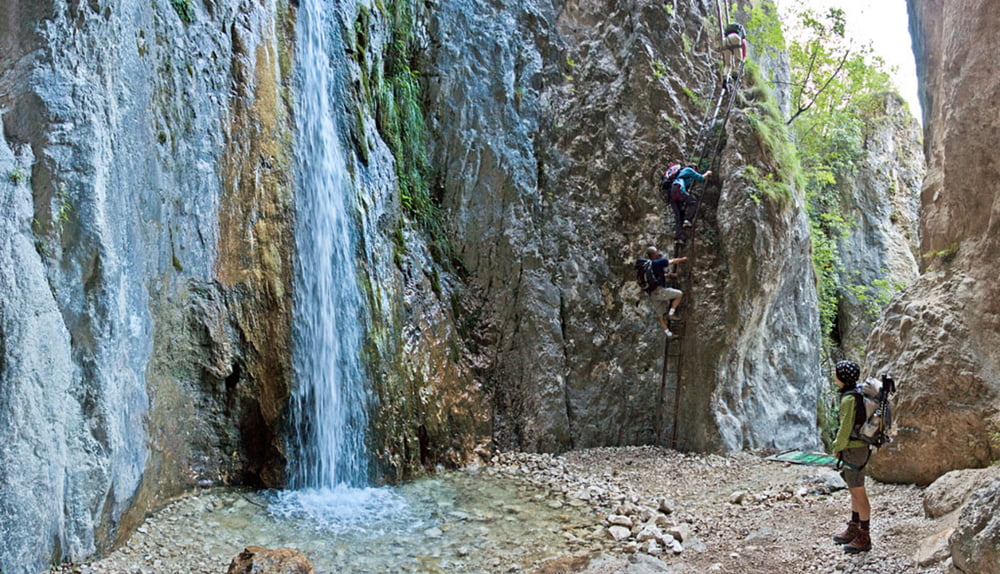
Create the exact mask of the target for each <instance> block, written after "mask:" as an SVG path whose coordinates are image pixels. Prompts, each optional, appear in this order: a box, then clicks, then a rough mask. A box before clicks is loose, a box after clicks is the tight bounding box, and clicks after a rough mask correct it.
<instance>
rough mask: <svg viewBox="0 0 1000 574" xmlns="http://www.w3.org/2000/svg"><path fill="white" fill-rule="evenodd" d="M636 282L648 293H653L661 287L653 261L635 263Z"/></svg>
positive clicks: (642, 260) (646, 260)
mask: <svg viewBox="0 0 1000 574" xmlns="http://www.w3.org/2000/svg"><path fill="white" fill-rule="evenodd" d="M635 281H636V283H638V284H639V287H642V290H643V291H645V292H646V293H652V292H653V291H655V290H656V288H657V287H659V286H660V282H659V281H657V279H656V274H654V273H653V261H652V260H650V259H637V260H636V262H635Z"/></svg>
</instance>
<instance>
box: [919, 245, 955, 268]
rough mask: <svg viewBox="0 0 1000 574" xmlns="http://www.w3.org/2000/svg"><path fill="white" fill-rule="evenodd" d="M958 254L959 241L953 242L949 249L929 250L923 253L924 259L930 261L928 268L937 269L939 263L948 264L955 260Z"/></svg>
mask: <svg viewBox="0 0 1000 574" xmlns="http://www.w3.org/2000/svg"><path fill="white" fill-rule="evenodd" d="M956 255H958V243H957V242H955V243H952V244H951V245H949V246H948V248H947V249H942V250H940V251H928V252H927V253H924V254H923V255H921V257H923V258H924V259H926V260H927V261H928V268H929V269H935V268H937V264H938V263H940V264H941V265H948V264H949V263H951V262H952V261H954V260H955V256H956Z"/></svg>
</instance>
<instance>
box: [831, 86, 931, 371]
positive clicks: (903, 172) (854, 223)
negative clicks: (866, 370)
mask: <svg viewBox="0 0 1000 574" xmlns="http://www.w3.org/2000/svg"><path fill="white" fill-rule="evenodd" d="M859 113H863V114H864V116H863V117H864V125H865V130H864V134H863V135H864V144H863V152H862V157H861V159H860V161H859V162H858V163H857V165H856V166H855V170H854V171H853V172H851V173H849V174H842V175H841V178H840V181H842V182H844V185H842V189H841V196H840V197H841V205H840V212H841V213H842V214H843V216H844V218H845V219H846V220H847V221H848V222H849V224H850V229H849V231H848V232H847V235H846V236H845V237H843V238H842V239H841V241H840V242H839V244H838V250H839V253H840V261H841V263H842V264H843V270H844V276H843V277H841V284H842V285H846V286H849V288H848V289H844V290H842V292H841V293H839V298H840V308H839V309H838V313H837V330H838V333H839V343H840V348H841V350H842V351H843V353H844V355H845V356H846V357H849V358H851V359H852V360H858V359H859V358H860V357H862V356H863V355H864V351H865V342H866V341H867V339H868V335H869V334H870V333H871V330H872V326H873V325H874V322H875V320H876V319H877V318H878V313H879V311H880V309H881V306H882V305H884V304H885V303H887V302H888V299H889V298H890V297H891V296H893V295H894V294H895V293H896V292H897V291H898V290H899V289H900V288H902V287H903V286H905V285H907V284H908V283H910V282H911V281H912V280H914V279H915V278H916V276H917V268H918V266H917V262H918V260H919V258H920V255H919V242H920V228H919V221H918V217H919V215H918V208H919V202H920V187H921V185H922V183H923V177H924V173H925V168H924V159H923V152H922V150H921V148H920V139H921V138H920V125H919V124H918V123H917V121H916V120H915V119H914V118H913V116H911V115H910V113H909V112H908V111H907V110H906V108H905V103H904V102H903V100H902V99H900V98H899V96H898V95H895V94H886V95H884V96H883V97H881V98H880V99H879V100H877V101H875V102H874V103H873V107H872V108H870V109H865V110H860V111H859Z"/></svg>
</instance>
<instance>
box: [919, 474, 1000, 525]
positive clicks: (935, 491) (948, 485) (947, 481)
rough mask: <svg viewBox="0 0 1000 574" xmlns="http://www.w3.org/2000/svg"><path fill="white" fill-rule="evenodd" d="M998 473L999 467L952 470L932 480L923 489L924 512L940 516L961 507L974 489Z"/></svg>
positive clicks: (986, 482) (931, 516)
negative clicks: (931, 482)
mask: <svg viewBox="0 0 1000 574" xmlns="http://www.w3.org/2000/svg"><path fill="white" fill-rule="evenodd" d="M997 475H1000V467H996V466H991V467H988V468H976V469H966V470H953V471H951V472H949V473H947V474H945V475H943V476H942V477H941V478H939V479H937V480H935V481H934V483H933V484H931V485H930V486H928V487H927V490H925V491H924V514H926V515H927V517H928V518H940V517H942V516H944V515H946V514H948V513H949V512H952V511H954V510H956V509H958V508H961V507H962V506H964V505H965V503H967V502H968V501H969V497H970V496H971V495H972V493H974V492H975V491H977V490H979V489H980V488H982V487H984V486H986V485H987V484H988V483H989V482H990V481H991V480H992V479H993V478H994V477H996V476H997Z"/></svg>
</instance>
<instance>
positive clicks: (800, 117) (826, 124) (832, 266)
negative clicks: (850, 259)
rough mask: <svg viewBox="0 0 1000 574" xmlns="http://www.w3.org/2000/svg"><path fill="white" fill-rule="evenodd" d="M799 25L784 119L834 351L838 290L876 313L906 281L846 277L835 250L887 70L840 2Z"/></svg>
mask: <svg viewBox="0 0 1000 574" xmlns="http://www.w3.org/2000/svg"><path fill="white" fill-rule="evenodd" d="M748 28H751V27H748ZM794 28H795V33H794V34H793V35H792V36H790V37H791V38H792V39H791V42H790V43H789V44H788V55H789V62H790V64H791V83H792V85H791V89H790V94H791V104H792V109H793V112H792V115H791V117H790V118H788V120H787V123H788V124H789V125H790V127H791V132H792V134H793V136H794V139H795V142H796V146H797V149H798V151H799V157H800V158H801V169H802V175H803V180H804V185H805V187H804V189H805V197H806V209H807V214H808V217H809V228H810V232H811V235H812V244H813V251H812V259H813V268H814V270H815V273H816V279H817V291H818V294H819V315H820V329H821V333H822V337H823V340H822V347H823V354H824V356H829V352H830V349H831V347H832V345H833V343H834V342H833V340H832V338H831V337H832V335H833V332H834V327H835V323H836V320H837V311H838V309H839V303H840V297H841V293H843V292H845V291H846V292H852V293H854V295H855V296H856V297H858V300H859V301H860V302H861V303H862V305H864V307H865V312H866V314H867V315H868V316H869V318H871V319H874V317H876V316H877V315H878V313H879V312H880V311H881V309H882V307H883V306H884V305H885V303H887V302H888V300H889V298H891V296H892V294H893V293H894V292H895V291H896V290H898V289H899V288H901V286H898V285H890V284H889V283H888V282H885V281H882V280H879V281H875V282H873V283H872V284H870V285H859V284H842V282H845V279H844V278H845V273H844V270H843V265H842V263H841V261H840V254H839V252H838V250H837V245H838V243H839V241H840V240H841V239H842V238H843V237H844V236H845V235H846V234H847V233H849V232H850V230H851V223H850V222H849V221H848V219H847V218H846V217H845V216H844V214H843V211H842V208H841V205H842V203H843V198H842V197H841V193H842V191H841V190H842V188H843V187H844V186H842V185H841V184H842V183H844V182H845V181H846V180H848V179H851V178H853V177H854V176H855V174H856V171H857V170H856V165H857V162H858V160H859V159H860V158H861V156H862V154H863V153H864V127H865V126H864V119H863V118H864V117H866V116H870V115H872V114H873V113H874V112H875V110H874V106H875V103H876V102H877V101H879V96H880V95H881V94H883V93H884V92H885V91H886V89H887V88H889V75H888V73H887V71H886V66H885V63H884V62H883V61H882V60H881V59H879V58H876V57H874V55H873V53H872V50H871V47H870V46H868V45H864V46H861V47H855V46H853V45H852V43H851V41H850V39H849V38H847V36H846V33H845V31H846V20H845V15H844V12H843V10H840V9H830V10H828V11H826V12H825V13H822V14H818V13H816V12H814V11H811V10H803V11H801V12H799V13H798V15H797V21H796V22H795V26H794ZM763 35H764V36H765V37H768V38H769V39H770V40H769V41H771V42H776V41H777V38H778V36H777V34H775V33H774V32H773V31H768V32H765V33H763Z"/></svg>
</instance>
